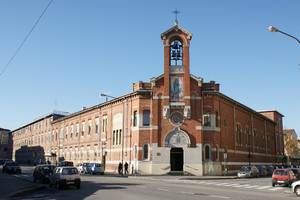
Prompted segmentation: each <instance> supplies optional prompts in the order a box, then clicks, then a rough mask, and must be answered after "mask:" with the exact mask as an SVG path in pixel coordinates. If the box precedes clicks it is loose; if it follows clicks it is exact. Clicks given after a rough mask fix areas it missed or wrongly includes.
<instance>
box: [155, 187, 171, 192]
mask: <svg viewBox="0 0 300 200" xmlns="http://www.w3.org/2000/svg"><path fill="white" fill-rule="evenodd" d="M156 189H157V190H160V191H165V192H169V191H170V190H168V189H163V188H156Z"/></svg>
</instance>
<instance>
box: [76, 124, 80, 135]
mask: <svg viewBox="0 0 300 200" xmlns="http://www.w3.org/2000/svg"><path fill="white" fill-rule="evenodd" d="M78 135H79V124H78V123H77V124H76V137H78Z"/></svg>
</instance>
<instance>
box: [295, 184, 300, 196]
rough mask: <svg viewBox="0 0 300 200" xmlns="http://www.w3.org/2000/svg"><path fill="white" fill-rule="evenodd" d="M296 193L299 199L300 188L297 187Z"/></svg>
mask: <svg viewBox="0 0 300 200" xmlns="http://www.w3.org/2000/svg"><path fill="white" fill-rule="evenodd" d="M295 193H296V195H297V196H298V197H300V186H297V187H296V188H295Z"/></svg>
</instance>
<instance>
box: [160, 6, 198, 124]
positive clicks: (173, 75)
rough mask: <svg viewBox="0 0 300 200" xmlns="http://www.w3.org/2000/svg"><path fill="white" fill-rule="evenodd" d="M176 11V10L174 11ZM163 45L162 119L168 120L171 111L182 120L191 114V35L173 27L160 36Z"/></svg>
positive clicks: (176, 22) (178, 27)
mask: <svg viewBox="0 0 300 200" xmlns="http://www.w3.org/2000/svg"><path fill="white" fill-rule="evenodd" d="M176 11H177V10H176ZM177 12H178V11H177ZM161 39H162V40H163V45H164V87H165V88H164V96H165V97H166V98H165V99H164V111H163V115H164V118H170V112H171V110H174V109H175V110H181V111H182V112H183V113H184V116H183V117H184V118H185V119H189V118H190V113H191V106H190V105H191V103H190V99H191V88H190V52H189V49H190V40H191V39H192V34H191V33H190V32H188V31H186V30H184V29H183V28H181V27H180V26H178V21H177V19H176V20H175V26H173V27H172V28H170V29H169V30H167V31H165V32H164V33H162V34H161Z"/></svg>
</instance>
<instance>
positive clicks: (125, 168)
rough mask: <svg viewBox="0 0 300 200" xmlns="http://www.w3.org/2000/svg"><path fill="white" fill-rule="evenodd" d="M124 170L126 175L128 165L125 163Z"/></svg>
mask: <svg viewBox="0 0 300 200" xmlns="http://www.w3.org/2000/svg"><path fill="white" fill-rule="evenodd" d="M124 168H125V174H128V163H127V162H125V165H124Z"/></svg>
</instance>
